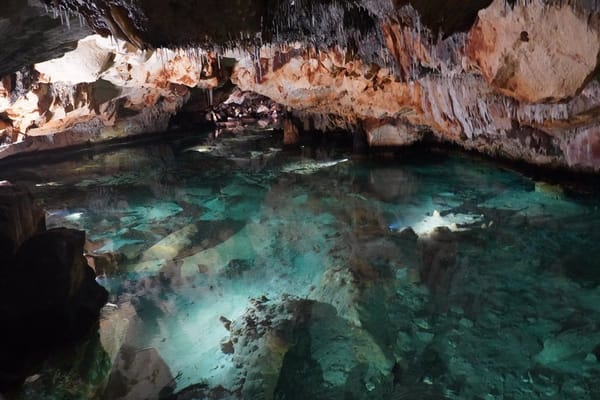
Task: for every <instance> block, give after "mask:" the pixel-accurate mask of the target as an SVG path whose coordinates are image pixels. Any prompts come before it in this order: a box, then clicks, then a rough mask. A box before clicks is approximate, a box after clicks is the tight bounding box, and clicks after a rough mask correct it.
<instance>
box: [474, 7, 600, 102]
mask: <svg viewBox="0 0 600 400" xmlns="http://www.w3.org/2000/svg"><path fill="white" fill-rule="evenodd" d="M544 3H545V2H542V1H532V2H525V3H523V2H519V3H518V4H517V5H514V6H513V7H510V6H507V4H506V1H504V0H495V1H494V2H493V3H492V5H491V6H490V7H488V8H486V9H484V10H481V11H480V12H479V18H478V20H477V22H476V23H475V25H474V26H473V28H472V29H471V31H470V33H469V39H468V45H467V53H468V56H469V60H470V61H471V62H472V63H474V64H475V65H477V67H478V69H479V70H480V71H481V73H482V74H483V76H484V77H485V78H486V79H487V81H488V82H489V83H490V84H491V85H492V86H494V87H495V88H496V89H498V90H499V91H500V92H502V93H503V94H505V95H507V96H511V97H514V98H516V99H519V100H521V101H525V102H530V103H539V102H558V101H562V100H566V99H569V98H571V97H573V96H575V95H576V94H577V93H578V92H579V90H580V89H582V88H583V86H584V85H585V84H586V83H587V81H588V80H589V78H590V77H591V76H592V75H593V73H594V71H595V70H596V65H597V62H598V55H599V54H600V35H599V34H598V33H599V32H598V23H597V16H595V15H587V13H585V12H583V11H579V10H576V9H575V8H574V6H573V5H572V4H571V3H569V2H561V3H560V4H556V5H555V4H553V5H548V4H544Z"/></svg>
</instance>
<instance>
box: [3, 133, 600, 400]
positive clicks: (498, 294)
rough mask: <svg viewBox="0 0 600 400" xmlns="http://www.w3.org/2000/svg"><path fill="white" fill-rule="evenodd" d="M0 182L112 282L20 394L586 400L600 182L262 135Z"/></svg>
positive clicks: (96, 156) (180, 144)
mask: <svg viewBox="0 0 600 400" xmlns="http://www.w3.org/2000/svg"><path fill="white" fill-rule="evenodd" d="M2 179H11V180H13V181H17V182H19V183H21V184H24V185H27V186H28V187H29V188H30V189H31V191H32V192H33V195H34V197H35V198H36V199H37V200H39V201H40V203H41V204H42V206H43V207H44V208H45V209H46V210H47V224H48V226H49V227H58V226H67V227H73V228H78V229H83V230H86V231H87V237H88V244H87V251H88V254H89V256H90V259H93V262H94V263H95V266H96V272H97V274H98V278H97V280H98V281H99V282H100V283H101V284H102V285H104V286H105V287H106V288H107V289H108V290H109V291H110V304H109V305H107V306H106V307H105V308H104V310H103V313H102V319H101V322H100V330H99V332H100V333H99V335H92V336H93V337H91V338H89V339H87V340H86V341H84V342H83V343H81V344H79V345H77V346H75V347H74V348H69V349H64V350H63V351H61V352H59V353H58V354H56V355H54V356H53V357H51V358H50V360H48V361H47V362H46V363H45V364H44V366H43V367H42V369H41V370H40V371H39V372H38V373H37V374H36V375H34V376H32V377H30V378H29V379H28V381H27V382H26V383H25V385H24V386H23V388H22V391H21V393H20V394H19V396H20V398H23V399H87V398H106V399H108V398H111V399H118V398H128V399H135V398H159V397H160V398H172V399H191V398H211V399H212V398H215V399H216V398H225V399H226V398H232V399H234V398H243V399H262V398H265V399H269V398H273V399H309V398H311V399H485V400H491V399H513V400H517V399H527V400H531V399H581V400H584V399H598V398H600V387H599V386H598V384H597V382H598V378H599V377H600V246H598V243H600V228H598V227H599V226H600V209H599V207H598V206H599V205H600V199H598V198H596V197H592V196H584V195H574V194H570V193H569V192H568V191H565V190H563V189H562V188H561V187H560V186H555V185H551V184H548V183H544V182H541V181H539V182H536V181H533V180H532V179H530V178H528V177H526V176H523V175H521V174H519V173H516V172H514V171H510V170H507V169H504V168H501V167H499V166H498V165H496V164H494V163H491V162H486V161H481V160H473V159H470V158H469V157H465V156H462V155H456V154H442V153H436V154H431V153H427V154H423V155H420V154H416V155H414V156H412V157H409V158H406V159H404V158H403V159H393V160H385V161H372V160H371V161H369V160H356V159H353V158H352V157H351V155H350V153H349V152H347V151H346V150H345V149H343V148H341V149H340V148H337V149H336V148H328V147H317V148H310V147H309V146H307V147H305V148H303V149H301V150H298V149H297V150H292V151H289V150H282V147H281V137H279V136H277V135H274V134H272V133H270V132H263V133H256V132H255V133H248V134H237V135H233V134H231V135H222V136H221V137H219V138H218V139H214V138H209V137H208V136H207V135H204V134H203V135H197V136H195V137H194V138H192V139H190V138H188V139H186V140H177V141H159V142H154V143H145V144H143V145H142V146H129V147H125V148H115V149H111V150H108V151H104V152H100V153H82V154H79V155H74V156H72V157H71V158H69V159H65V160H62V161H56V162H52V163H47V164H40V163H37V164H36V165H35V166H27V165H21V166H19V167H15V168H12V169H11V170H9V171H4V172H3V176H2ZM440 227H441V228H440ZM408 228H410V229H408Z"/></svg>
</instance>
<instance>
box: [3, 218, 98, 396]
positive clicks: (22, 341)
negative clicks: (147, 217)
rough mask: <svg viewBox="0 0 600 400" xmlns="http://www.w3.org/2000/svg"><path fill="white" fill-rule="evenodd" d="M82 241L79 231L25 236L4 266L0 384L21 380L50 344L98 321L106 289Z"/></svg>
mask: <svg viewBox="0 0 600 400" xmlns="http://www.w3.org/2000/svg"><path fill="white" fill-rule="evenodd" d="M84 243H85V234H84V233H83V232H81V231H77V230H71V229H64V228H63V229H52V230H49V231H46V232H42V233H39V234H37V235H35V236H33V237H31V238H30V239H28V240H27V241H25V242H24V243H23V245H21V247H20V248H19V250H18V251H17V253H16V256H15V262H14V265H8V266H5V267H4V269H3V271H2V273H1V277H0V278H1V279H0V325H1V326H2V327H4V328H3V330H2V331H1V332H0V335H1V336H2V337H1V338H0V339H1V340H0V343H1V346H2V350H1V351H0V369H1V373H0V378H1V379H0V387H5V386H7V385H11V384H15V383H16V382H18V381H19V380H20V379H24V377H25V376H26V375H25V376H24V375H23V374H25V373H27V371H28V370H29V369H30V368H33V367H35V365H36V363H37V362H39V361H41V359H43V357H44V354H46V353H47V352H48V351H49V350H50V349H52V348H53V347H54V346H57V345H61V344H65V343H68V342H71V341H73V340H75V339H77V338H79V337H81V336H82V335H84V334H85V333H87V332H89V330H90V329H92V327H94V326H95V325H96V324H97V321H98V316H99V313H100V308H101V307H102V306H103V305H104V304H105V303H106V301H107V299H108V293H107V292H106V290H105V289H104V288H103V287H101V286H100V285H98V284H97V283H96V281H95V274H94V272H93V270H92V269H91V268H90V267H89V266H88V265H87V263H86V260H85V258H84V256H83V246H84ZM40 333H43V334H40ZM8 371H10V373H8Z"/></svg>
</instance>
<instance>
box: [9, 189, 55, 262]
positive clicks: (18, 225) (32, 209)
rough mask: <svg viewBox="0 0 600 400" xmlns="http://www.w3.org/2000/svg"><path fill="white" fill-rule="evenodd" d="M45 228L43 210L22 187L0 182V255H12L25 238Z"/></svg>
mask: <svg viewBox="0 0 600 400" xmlns="http://www.w3.org/2000/svg"><path fill="white" fill-rule="evenodd" d="M44 229H45V218H44V212H43V210H41V209H40V208H39V207H37V206H36V205H35V204H34V202H33V198H32V196H31V194H30V193H29V192H28V191H27V190H26V189H24V188H22V187H19V186H15V185H13V184H11V183H8V182H4V183H2V182H0V256H1V257H2V259H3V261H4V263H3V265H4V266H6V265H7V263H6V257H9V256H12V254H14V252H15V251H16V249H17V248H18V247H19V245H21V243H23V242H24V241H25V240H26V239H28V238H29V237H31V236H32V235H34V234H35V233H38V232H41V231H43V230H44Z"/></svg>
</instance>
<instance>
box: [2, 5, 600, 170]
mask: <svg viewBox="0 0 600 400" xmlns="http://www.w3.org/2000/svg"><path fill="white" fill-rule="evenodd" d="M44 3H45V4H46V6H47V7H49V8H48V10H49V16H52V15H56V16H60V18H61V19H62V20H63V22H64V23H67V21H70V20H71V19H73V18H74V16H78V17H79V18H81V19H82V20H85V22H87V24H88V25H89V27H90V28H92V29H93V30H95V31H96V33H97V35H96V36H90V37H87V38H83V39H81V40H80V41H79V43H78V44H77V48H76V49H75V50H73V51H72V52H68V53H66V54H65V55H64V56H63V57H61V58H58V59H54V60H51V61H46V62H38V63H37V64H35V65H33V66H28V65H30V64H28V60H29V59H28V58H23V59H22V61H20V63H21V64H20V65H19V66H17V65H14V66H12V65H11V68H13V69H17V68H21V67H24V68H21V69H18V71H17V72H14V73H12V74H9V75H6V77H5V78H4V79H3V80H2V85H1V87H0V132H1V134H2V135H3V136H2V137H3V139H2V140H3V142H4V145H3V146H2V149H1V152H0V154H1V155H0V157H6V156H9V155H12V154H17V153H21V152H25V151H32V150H38V149H50V148H56V147H64V146H69V145H81V144H86V143H88V142H96V141H102V140H107V139H114V138H122V137H128V136H130V135H135V134H139V133H147V132H157V131H165V130H167V128H168V127H169V120H170V118H171V117H172V116H173V115H175V114H176V113H177V112H178V111H179V110H180V109H181V108H182V106H183V105H184V103H186V102H187V101H188V100H189V99H190V97H193V93H196V92H197V89H201V90H204V91H205V94H204V96H205V97H206V99H207V101H206V102H204V103H203V107H195V108H193V107H192V109H194V110H196V111H197V112H199V113H201V114H202V115H204V114H205V113H206V112H208V111H210V110H209V108H210V106H211V103H212V102H213V101H212V100H214V99H215V98H216V97H218V98H217V103H218V102H221V101H223V100H224V99H225V98H226V96H224V97H219V96H214V94H213V90H215V89H216V88H219V87H222V86H223V85H225V84H226V82H227V81H228V80H229V78H230V74H231V73H233V75H232V76H231V81H232V82H233V83H234V84H235V85H237V86H238V88H239V89H241V90H243V91H251V92H255V93H259V94H262V95H264V96H267V97H269V98H270V99H272V100H274V101H275V102H277V103H280V104H282V105H283V106H285V107H287V108H288V109H290V110H291V111H292V112H293V114H294V115H295V117H296V118H295V121H299V122H300V123H301V125H302V126H303V127H304V128H309V129H318V130H323V131H327V130H331V129H339V128H341V129H346V130H352V131H359V132H364V133H365V134H366V139H367V141H368V142H369V144H370V145H371V146H403V145H407V144H411V143H414V142H418V141H422V140H424V138H425V139H431V138H433V139H435V140H437V141H441V142H450V143H454V144H458V145H460V146H462V147H464V148H466V149H474V150H477V151H480V152H484V153H487V154H490V155H495V156H502V157H508V158H511V159H515V160H523V161H526V162H529V163H533V164H537V165H545V166H550V167H561V168H569V169H573V170H579V171H598V170H599V169H600V132H599V121H598V117H597V113H596V110H597V108H598V106H599V105H600V86H599V84H598V81H597V80H596V79H595V76H596V70H597V64H598V56H599V54H600V34H599V33H600V12H599V10H598V8H597V6H596V4H595V3H594V2H589V1H583V0H582V1H574V2H562V1H555V0H534V1H526V2H523V1H512V2H510V1H509V2H507V1H505V0H494V1H489V0H487V1H477V2H470V3H469V4H468V5H465V4H463V3H462V2H457V1H450V2H439V1H425V2H412V1H389V0H360V1H359V0H356V1H352V2H340V1H330V2H325V1H319V0H301V1H295V2H274V1H269V0H262V1H258V0H256V1H251V2H246V3H244V5H243V6H241V5H239V4H226V5H217V4H216V3H214V4H213V3H208V4H205V5H204V6H203V7H202V8H197V7H192V6H190V5H189V4H188V3H187V2H184V1H179V0H176V1H172V2H169V3H168V4H164V3H163V2H158V1H155V0H138V1H135V2H123V1H112V0H111V1H108V0H94V1H92V2H89V3H85V4H83V3H81V2H78V1H74V0H53V1H50V0H45V1H44ZM38 9H39V7H38ZM38 11H39V10H38ZM7 12H8V11H7ZM13 12H14V13H17V12H22V11H19V10H17V11H13ZM49 16H44V18H49ZM70 24H71V23H70ZM71 25H72V24H71ZM109 36H110V38H111V39H108V38H107V37H109ZM37 61H41V60H37ZM209 119H212V118H210V113H209ZM295 130H298V129H297V128H295V129H294V128H293V127H291V126H290V125H289V124H288V125H286V131H287V132H288V134H289V133H290V132H295ZM294 135H296V134H294ZM294 135H292V136H294ZM294 140H295V139H294Z"/></svg>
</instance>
